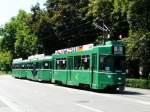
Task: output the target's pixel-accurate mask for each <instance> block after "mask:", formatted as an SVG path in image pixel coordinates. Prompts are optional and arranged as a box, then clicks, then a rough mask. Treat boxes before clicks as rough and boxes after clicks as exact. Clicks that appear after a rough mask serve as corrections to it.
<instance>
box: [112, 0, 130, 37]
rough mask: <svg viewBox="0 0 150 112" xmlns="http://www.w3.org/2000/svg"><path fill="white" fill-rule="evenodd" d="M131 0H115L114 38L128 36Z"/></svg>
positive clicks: (113, 17) (113, 14) (113, 15)
mask: <svg viewBox="0 0 150 112" xmlns="http://www.w3.org/2000/svg"><path fill="white" fill-rule="evenodd" d="M128 5H129V0H114V3H113V7H114V8H113V13H112V34H113V36H114V38H118V37H119V36H120V35H121V36H122V37H127V36H128V31H129V24H128V20H127V12H128Z"/></svg>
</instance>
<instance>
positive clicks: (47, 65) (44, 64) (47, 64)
mask: <svg viewBox="0 0 150 112" xmlns="http://www.w3.org/2000/svg"><path fill="white" fill-rule="evenodd" d="M43 66H44V69H49V62H48V61H45V62H44V63H43Z"/></svg>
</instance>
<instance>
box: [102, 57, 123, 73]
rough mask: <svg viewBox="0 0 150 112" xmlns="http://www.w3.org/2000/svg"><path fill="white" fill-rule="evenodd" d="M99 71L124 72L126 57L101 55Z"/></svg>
mask: <svg viewBox="0 0 150 112" xmlns="http://www.w3.org/2000/svg"><path fill="white" fill-rule="evenodd" d="M99 69H100V70H102V71H112V72H124V71H125V57H124V56H112V55H101V56H100V63H99Z"/></svg>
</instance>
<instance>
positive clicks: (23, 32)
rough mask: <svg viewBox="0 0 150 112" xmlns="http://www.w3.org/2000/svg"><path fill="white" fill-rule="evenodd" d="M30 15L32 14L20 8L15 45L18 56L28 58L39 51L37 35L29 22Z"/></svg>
mask: <svg viewBox="0 0 150 112" xmlns="http://www.w3.org/2000/svg"><path fill="white" fill-rule="evenodd" d="M30 17H31V15H30V14H27V13H26V12H25V11H23V10H20V11H19V13H18V15H17V17H16V18H15V19H16V22H17V27H16V30H17V32H16V41H15V45H14V46H15V53H16V56H17V57H22V58H26V57H28V56H30V55H32V54H36V53H37V37H36V36H35V34H34V33H31V28H30V27H29V26H28V24H27V21H28V19H29V18H30Z"/></svg>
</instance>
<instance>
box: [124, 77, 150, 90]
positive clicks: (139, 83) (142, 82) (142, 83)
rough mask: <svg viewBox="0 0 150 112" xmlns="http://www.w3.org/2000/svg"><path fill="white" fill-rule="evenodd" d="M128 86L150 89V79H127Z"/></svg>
mask: <svg viewBox="0 0 150 112" xmlns="http://www.w3.org/2000/svg"><path fill="white" fill-rule="evenodd" d="M126 86H128V87H135V88H143V89H150V79H149V80H146V79H126Z"/></svg>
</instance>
